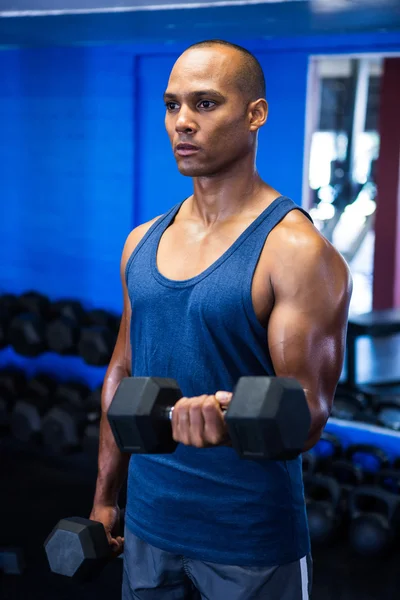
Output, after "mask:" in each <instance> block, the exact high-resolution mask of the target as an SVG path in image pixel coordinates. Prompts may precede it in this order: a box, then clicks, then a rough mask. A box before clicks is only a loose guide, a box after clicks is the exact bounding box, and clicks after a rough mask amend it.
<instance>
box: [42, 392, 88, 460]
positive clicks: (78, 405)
mask: <svg viewBox="0 0 400 600" xmlns="http://www.w3.org/2000/svg"><path fill="white" fill-rule="evenodd" d="M90 399H91V395H90V389H89V388H88V387H87V386H86V385H85V384H83V383H80V382H68V383H63V384H60V385H59V386H58V388H57V390H56V393H55V396H54V402H55V405H54V406H53V408H51V409H50V410H49V412H48V413H47V414H46V416H45V417H44V419H43V442H44V444H45V446H46V447H48V448H49V449H50V450H51V451H52V452H54V453H57V454H60V453H63V454H65V453H69V452H73V451H75V450H78V449H80V448H81V445H82V438H83V434H84V430H85V427H86V425H87V423H88V420H89V419H90V418H91V413H92V412H93V410H97V407H93V406H91V405H90ZM93 418H94V417H93Z"/></svg>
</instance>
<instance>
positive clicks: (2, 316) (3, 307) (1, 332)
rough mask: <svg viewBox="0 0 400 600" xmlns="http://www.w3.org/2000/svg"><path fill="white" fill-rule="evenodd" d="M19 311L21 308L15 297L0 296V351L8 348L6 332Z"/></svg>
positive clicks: (8, 295)
mask: <svg viewBox="0 0 400 600" xmlns="http://www.w3.org/2000/svg"><path fill="white" fill-rule="evenodd" d="M20 310H21V306H20V305H19V303H18V298H17V296H14V295H13V294H4V295H3V296H0V349H2V348H6V347H7V346H8V330H9V327H10V323H11V320H12V319H13V318H14V317H15V316H16V315H17V314H18V313H19V311H20Z"/></svg>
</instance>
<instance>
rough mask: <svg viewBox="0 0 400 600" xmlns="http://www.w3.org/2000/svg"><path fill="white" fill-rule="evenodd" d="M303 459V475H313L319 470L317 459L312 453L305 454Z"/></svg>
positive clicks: (302, 456)
mask: <svg viewBox="0 0 400 600" xmlns="http://www.w3.org/2000/svg"><path fill="white" fill-rule="evenodd" d="M301 458H302V466H303V474H307V475H312V474H313V473H314V472H315V470H316V468H317V457H316V456H315V454H313V453H312V452H304V453H303V454H302V455H301Z"/></svg>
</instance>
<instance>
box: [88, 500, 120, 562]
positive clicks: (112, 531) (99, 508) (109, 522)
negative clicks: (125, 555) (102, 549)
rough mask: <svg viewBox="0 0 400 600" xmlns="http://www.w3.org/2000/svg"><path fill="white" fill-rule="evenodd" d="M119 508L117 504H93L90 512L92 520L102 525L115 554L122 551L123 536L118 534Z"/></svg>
mask: <svg viewBox="0 0 400 600" xmlns="http://www.w3.org/2000/svg"><path fill="white" fill-rule="evenodd" d="M120 513H121V511H120V509H119V507H118V506H104V505H99V504H95V505H94V506H93V508H92V512H91V513H90V517H89V518H90V519H91V520H92V521H99V522H100V523H102V524H103V525H104V529H105V532H106V535H107V539H108V543H109V544H110V547H111V550H112V553H113V554H115V556H118V555H119V554H122V552H123V551H124V538H123V537H122V536H120V535H118V534H119V533H121V531H120V522H121V519H120Z"/></svg>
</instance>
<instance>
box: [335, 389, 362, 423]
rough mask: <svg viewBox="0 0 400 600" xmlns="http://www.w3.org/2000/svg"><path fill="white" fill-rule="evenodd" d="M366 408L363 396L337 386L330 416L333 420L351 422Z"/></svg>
mask: <svg viewBox="0 0 400 600" xmlns="http://www.w3.org/2000/svg"><path fill="white" fill-rule="evenodd" d="M366 407H367V401H366V398H365V396H364V395H363V394H360V393H358V392H356V391H350V390H347V389H345V388H343V387H341V386H338V388H337V390H336V394H335V399H334V402H333V406H332V412H331V416H332V417H334V418H335V419H345V420H346V421H353V420H354V419H355V418H356V416H358V415H359V414H360V413H362V412H363V411H364V410H365V409H366Z"/></svg>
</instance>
